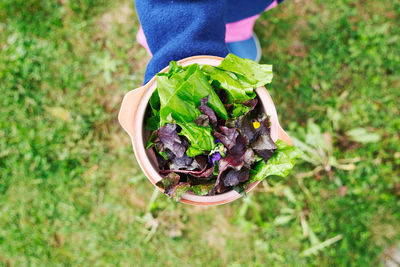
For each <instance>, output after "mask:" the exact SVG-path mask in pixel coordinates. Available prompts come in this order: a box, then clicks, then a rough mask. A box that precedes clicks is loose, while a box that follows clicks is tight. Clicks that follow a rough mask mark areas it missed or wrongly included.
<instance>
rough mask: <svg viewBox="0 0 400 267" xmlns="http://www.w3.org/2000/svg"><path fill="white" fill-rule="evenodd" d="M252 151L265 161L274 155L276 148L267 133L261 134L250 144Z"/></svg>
mask: <svg viewBox="0 0 400 267" xmlns="http://www.w3.org/2000/svg"><path fill="white" fill-rule="evenodd" d="M251 147H252V148H253V150H254V152H255V153H256V154H257V155H258V156H260V157H262V158H263V159H264V162H265V163H267V161H268V160H269V159H270V158H271V157H272V155H274V153H275V151H276V150H277V149H278V148H277V146H276V145H275V143H274V141H273V140H272V138H271V136H270V135H269V134H263V135H260V136H259V137H258V139H257V140H256V141H255V142H254V143H252V144H251Z"/></svg>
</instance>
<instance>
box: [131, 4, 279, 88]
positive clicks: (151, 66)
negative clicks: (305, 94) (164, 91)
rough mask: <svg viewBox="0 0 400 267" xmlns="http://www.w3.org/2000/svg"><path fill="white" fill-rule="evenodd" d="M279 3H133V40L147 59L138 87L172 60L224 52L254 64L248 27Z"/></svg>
mask: <svg viewBox="0 0 400 267" xmlns="http://www.w3.org/2000/svg"><path fill="white" fill-rule="evenodd" d="M282 1H283V0H197V1H196V0H136V1H135V6H136V10H137V13H138V16H139V20H140V23H141V28H140V30H139V32H138V34H137V40H138V42H139V43H140V44H141V45H143V46H144V47H145V48H146V49H147V51H148V52H149V54H150V55H152V58H151V60H150V62H149V63H148V65H147V68H146V72H145V77H144V83H147V82H148V81H149V80H150V79H151V78H152V77H153V76H154V75H155V74H156V73H158V72H159V71H160V70H162V69H163V68H164V67H165V66H167V65H168V64H169V62H170V61H172V60H180V59H182V58H186V57H189V56H195V55H214V56H221V57H225V56H226V55H227V54H228V53H229V52H230V53H233V54H235V55H237V56H240V57H243V58H249V59H252V60H255V61H258V60H259V59H260V57H261V48H260V45H259V42H258V39H257V37H256V35H255V34H254V33H253V26H254V23H255V21H256V19H257V18H258V17H259V14H260V13H262V12H263V11H266V10H268V9H271V8H273V7H275V6H276V5H277V4H279V3H280V2H282Z"/></svg>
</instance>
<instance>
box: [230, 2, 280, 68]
mask: <svg viewBox="0 0 400 267" xmlns="http://www.w3.org/2000/svg"><path fill="white" fill-rule="evenodd" d="M277 4H278V1H277V0H275V1H274V2H272V3H271V4H270V5H269V6H268V7H267V8H266V9H265V11H267V10H269V9H271V8H274V7H275V6H276V5H277ZM259 16H260V15H254V16H251V17H248V18H245V19H242V20H240V21H237V22H232V23H227V24H226V32H225V42H226V44H227V47H228V50H229V52H231V53H233V54H235V55H237V56H239V57H241V58H248V59H251V60H254V61H257V62H258V61H259V60H260V58H261V47H260V43H259V41H258V38H257V36H256V35H255V34H254V33H253V28H254V23H255V22H256V20H257V18H258V17H259Z"/></svg>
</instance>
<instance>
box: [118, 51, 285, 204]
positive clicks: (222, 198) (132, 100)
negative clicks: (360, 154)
mask: <svg viewBox="0 0 400 267" xmlns="http://www.w3.org/2000/svg"><path fill="white" fill-rule="evenodd" d="M222 59H223V58H220V57H216V56H194V57H188V58H185V59H182V60H180V61H178V62H179V63H180V64H181V65H183V66H187V65H190V64H193V63H198V64H199V65H212V66H217V65H219V64H220V63H221V61H222ZM167 71H168V67H166V68H164V69H163V70H162V72H167ZM156 88H157V80H156V77H153V78H152V79H151V80H150V81H149V82H148V83H147V84H145V85H143V86H142V87H139V88H137V89H134V90H132V91H129V92H128V93H127V94H126V95H125V97H124V99H123V100H122V104H121V110H120V112H119V116H118V119H119V122H120V124H121V126H122V127H123V128H124V129H125V131H126V132H127V133H128V135H129V137H130V138H131V141H132V146H133V149H134V152H135V155H136V159H137V161H138V162H139V165H140V167H141V168H142V170H143V172H144V173H145V175H146V176H147V178H148V179H149V180H150V182H151V183H152V184H153V185H154V186H156V183H157V182H158V181H160V180H161V179H162V177H161V176H160V174H159V173H158V171H159V168H158V165H157V161H156V157H155V155H154V152H153V150H152V149H150V150H146V149H145V144H146V141H147V140H146V138H147V137H148V136H149V133H148V131H147V130H145V127H144V122H145V118H144V115H145V111H146V108H147V105H148V102H149V99H150V96H151V94H152V93H153V91H154V90H155V89H156ZM256 93H257V95H258V97H259V99H260V100H261V103H262V105H263V107H264V111H265V112H266V113H267V114H268V115H269V116H270V121H271V137H272V139H273V140H274V141H276V140H277V139H281V140H283V141H285V142H286V143H288V144H290V145H291V144H292V142H291V140H290V137H289V136H288V135H287V134H286V132H285V131H284V130H283V129H282V127H281V126H280V124H279V121H278V115H277V113H276V110H275V105H274V103H273V102H272V99H271V96H270V95H269V93H268V91H267V89H265V87H259V88H257V90H256ZM259 183H260V182H259V181H257V182H254V183H252V184H250V185H249V187H248V188H247V189H246V192H250V191H251V190H252V189H253V188H254V187H256V186H257V185H258V184H259ZM156 187H157V186H156ZM157 188H158V189H160V190H161V191H164V190H163V189H162V188H159V187H157ZM240 197H241V195H240V194H239V193H237V192H236V191H234V190H232V191H229V192H226V193H223V194H220V195H215V196H198V195H195V194H193V193H191V192H187V193H185V195H184V196H183V197H182V199H181V202H183V203H187V204H191V205H201V206H211V205H220V204H225V203H228V202H231V201H234V200H236V199H238V198H240Z"/></svg>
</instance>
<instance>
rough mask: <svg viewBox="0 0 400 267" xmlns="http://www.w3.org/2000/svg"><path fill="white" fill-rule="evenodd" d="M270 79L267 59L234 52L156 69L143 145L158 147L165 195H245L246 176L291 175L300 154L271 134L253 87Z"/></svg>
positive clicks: (251, 178)
mask: <svg viewBox="0 0 400 267" xmlns="http://www.w3.org/2000/svg"><path fill="white" fill-rule="evenodd" d="M271 80H272V66H271V65H263V64H258V63H256V62H254V61H251V60H248V59H242V58H239V57H237V56H235V55H233V54H229V55H228V56H227V57H226V58H225V59H224V60H223V61H222V63H221V64H220V65H219V66H217V67H214V66H208V65H203V66H199V65H198V64H192V65H189V66H186V67H182V66H180V65H179V64H178V63H177V62H175V61H172V62H171V63H170V68H169V71H168V73H159V74H157V89H156V90H155V91H154V93H153V94H152V96H151V98H150V101H149V107H148V109H147V116H148V119H147V120H146V129H148V130H150V131H152V133H151V135H150V138H149V140H148V143H147V146H146V148H147V149H154V150H155V154H156V157H157V161H158V164H159V168H160V174H161V175H162V176H163V179H162V180H161V181H160V182H159V183H158V184H157V185H158V186H160V187H162V188H164V189H165V191H164V192H165V194H167V195H168V196H169V197H170V198H172V199H174V200H176V201H179V200H180V198H181V197H182V196H183V194H185V192H187V191H191V192H193V193H194V194H198V195H214V194H221V193H224V192H227V191H229V190H236V191H238V192H240V193H242V194H244V192H245V189H246V187H247V186H248V184H249V183H251V182H254V181H259V180H263V179H265V178H266V177H268V176H270V175H278V176H282V177H285V176H286V175H288V173H289V172H290V170H291V169H292V168H293V166H294V164H295V162H296V158H298V157H299V156H300V155H299V154H300V152H299V150H297V149H296V148H295V147H292V146H289V145H287V144H286V143H284V142H283V141H280V140H278V141H277V142H274V141H273V140H272V138H271V136H270V130H271V129H270V121H269V117H268V116H267V115H266V114H265V113H264V112H263V109H262V105H261V104H260V103H259V101H258V98H257V95H256V93H255V88H257V87H259V86H263V85H265V84H268V83H270V82H271Z"/></svg>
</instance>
